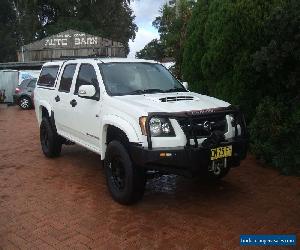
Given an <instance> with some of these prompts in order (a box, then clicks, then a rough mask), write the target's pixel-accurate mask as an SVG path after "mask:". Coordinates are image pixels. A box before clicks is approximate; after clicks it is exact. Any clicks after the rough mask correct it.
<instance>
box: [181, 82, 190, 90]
mask: <svg viewBox="0 0 300 250" xmlns="http://www.w3.org/2000/svg"><path fill="white" fill-rule="evenodd" d="M182 85H183V87H185V89H186V90H188V88H189V84H188V83H187V82H182Z"/></svg>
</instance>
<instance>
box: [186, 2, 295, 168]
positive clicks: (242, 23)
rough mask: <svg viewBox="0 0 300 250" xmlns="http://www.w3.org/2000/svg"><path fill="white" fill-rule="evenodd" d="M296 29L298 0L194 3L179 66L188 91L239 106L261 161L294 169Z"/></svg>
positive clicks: (253, 146) (253, 147)
mask: <svg viewBox="0 0 300 250" xmlns="http://www.w3.org/2000/svg"><path fill="white" fill-rule="evenodd" d="M299 29H300V2H299V1H297V0H288V1H281V0H268V1H259V0H236V1H232V0H211V1H205V0H200V1H198V2H197V5H196V7H195V8H194V10H193V14H192V18H191V20H190V22H189V24H188V28H187V40H186V46H185V49H184V53H183V64H182V68H183V76H184V79H185V80H187V81H189V83H190V86H191V88H192V89H193V90H196V91H199V92H201V93H204V94H209V95H213V96H216V97H219V98H221V99H225V100H227V101H229V102H231V103H233V104H238V105H240V106H241V108H242V109H243V110H244V112H245V113H246V118H247V120H248V122H251V126H250V134H251V141H252V149H253V151H254V152H255V153H256V154H257V155H258V156H259V157H260V158H262V159H264V160H265V161H267V162H269V163H271V164H273V165H274V166H277V167H279V168H281V170H282V171H283V172H284V173H298V174H299V173H300V171H299V170H300V166H299V161H300V160H299V155H300V147H299V145H297V143H294V142H295V138H297V139H298V141H299V139H300V138H299V127H300V126H299V121H300V116H299V114H300V110H299V109H300V103H299V99H300V93H299V89H300V88H299V81H300V49H299V46H300V40H299V39H300V32H299Z"/></svg>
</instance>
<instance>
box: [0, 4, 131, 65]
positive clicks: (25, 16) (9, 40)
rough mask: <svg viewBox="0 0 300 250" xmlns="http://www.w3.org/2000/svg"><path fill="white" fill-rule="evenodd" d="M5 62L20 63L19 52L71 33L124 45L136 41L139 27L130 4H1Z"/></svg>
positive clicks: (0, 29)
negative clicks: (32, 45) (36, 42)
mask: <svg viewBox="0 0 300 250" xmlns="http://www.w3.org/2000/svg"><path fill="white" fill-rule="evenodd" d="M0 3H1V8H2V9H1V11H2V12H3V13H1V17H2V19H3V23H1V24H2V25H1V27H0V34H3V36H2V37H5V39H4V40H2V41H1V42H0V43H2V44H1V45H2V46H1V47H0V54H1V55H2V54H3V55H5V56H4V57H1V60H3V61H7V60H16V49H17V48H20V47H21V46H23V45H24V44H27V43H30V42H33V41H35V40H39V39H42V38H44V37H46V36H49V35H53V34H56V33H59V32H62V31H65V30H67V29H75V30H79V31H82V32H87V33H90V34H93V35H97V36H102V37H106V38H110V39H112V40H115V41H119V42H121V43H123V45H124V46H125V49H126V52H127V53H128V52H129V46H128V42H129V40H130V39H134V38H135V34H136V31H137V26H136V24H135V23H134V18H135V16H134V15H133V12H132V10H131V9H130V6H129V4H130V0H92V1H85V0H70V1H65V0H12V1H9V0H0Z"/></svg>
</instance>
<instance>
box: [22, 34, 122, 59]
mask: <svg viewBox="0 0 300 250" xmlns="http://www.w3.org/2000/svg"><path fill="white" fill-rule="evenodd" d="M17 54H18V61H19V62H33V61H50V60H58V59H65V58H78V57H125V56H126V54H125V49H124V46H123V45H122V43H120V42H117V41H112V40H110V39H106V38H103V37H98V36H93V35H90V34H87V33H83V32H79V31H76V30H67V31H64V32H61V33H59V34H56V35H53V36H49V37H46V38H44V39H42V40H40V41H36V42H33V43H30V44H27V45H25V46H23V47H22V48H21V49H20V50H19V51H17Z"/></svg>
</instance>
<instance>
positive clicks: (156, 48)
mask: <svg viewBox="0 0 300 250" xmlns="http://www.w3.org/2000/svg"><path fill="white" fill-rule="evenodd" d="M135 57H136V58H142V59H149V60H156V61H161V60H162V59H163V58H164V57H165V51H164V46H163V45H162V44H161V42H160V41H158V40H157V39H153V40H152V41H151V42H149V43H148V44H147V45H146V46H145V47H144V48H143V49H142V50H140V51H138V52H137V53H136V56H135Z"/></svg>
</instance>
